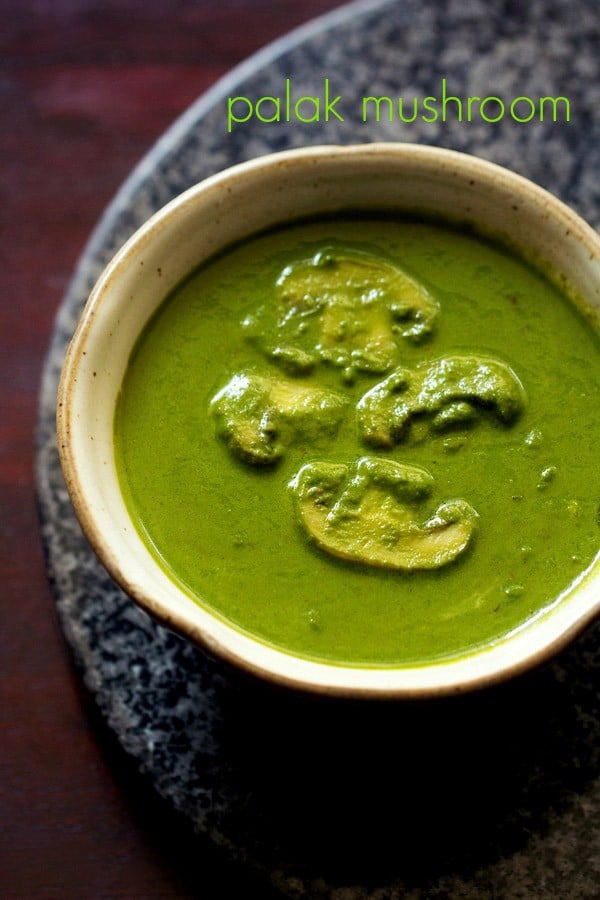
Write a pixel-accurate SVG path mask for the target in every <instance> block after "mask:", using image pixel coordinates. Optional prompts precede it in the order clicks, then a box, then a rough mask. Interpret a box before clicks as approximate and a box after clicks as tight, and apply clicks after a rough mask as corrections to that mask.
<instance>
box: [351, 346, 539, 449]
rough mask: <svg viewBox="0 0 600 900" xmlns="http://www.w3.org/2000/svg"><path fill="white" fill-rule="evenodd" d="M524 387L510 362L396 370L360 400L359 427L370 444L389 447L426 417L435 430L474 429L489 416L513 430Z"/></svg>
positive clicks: (449, 359) (472, 359)
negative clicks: (419, 418)
mask: <svg viewBox="0 0 600 900" xmlns="http://www.w3.org/2000/svg"><path fill="white" fill-rule="evenodd" d="M525 403H526V396H525V391H524V389H523V385H522V384H521V382H520V381H519V379H518V377H517V376H516V375H515V373H514V372H513V370H512V369H511V368H510V366H508V365H507V364H506V363H504V362H501V361H500V360H497V359H493V358H491V357H483V356H477V355H472V356H443V357H441V358H440V359H436V360H433V361H431V362H427V363H422V364H421V365H418V366H416V368H414V369H405V368H400V369H396V370H395V371H394V372H392V373H391V375H388V377H387V378H385V379H384V380H383V381H381V382H380V383H379V384H376V385H375V387H374V388H371V390H370V391H367V393H366V394H365V395H364V396H363V397H362V399H361V400H360V401H359V403H358V406H357V408H356V409H357V419H358V427H359V431H360V433H361V436H362V437H363V439H364V440H365V441H367V442H368V443H371V444H374V445H376V446H381V447H391V446H393V445H394V444H396V443H399V442H400V441H402V440H404V439H405V438H406V437H407V436H408V429H409V425H410V422H411V420H412V419H413V418H415V417H417V416H425V415H426V416H428V417H429V421H430V425H431V427H432V428H433V429H434V430H437V431H443V430H446V429H449V428H457V427H462V426H465V425H468V424H470V423H471V422H472V421H474V420H475V419H478V418H479V417H480V416H481V415H482V414H483V413H485V411H486V410H487V411H489V412H491V413H492V415H494V416H495V417H496V418H497V419H498V420H499V421H500V422H503V423H504V424H506V425H510V424H511V423H512V422H513V421H514V420H515V419H516V418H517V417H518V416H519V414H520V413H521V412H522V410H523V408H524V407H525Z"/></svg>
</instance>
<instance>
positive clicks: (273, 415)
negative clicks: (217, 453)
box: [210, 372, 347, 465]
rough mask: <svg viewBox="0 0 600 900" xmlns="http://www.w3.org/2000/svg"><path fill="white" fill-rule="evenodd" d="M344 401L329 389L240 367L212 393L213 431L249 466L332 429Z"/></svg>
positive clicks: (271, 459)
mask: <svg viewBox="0 0 600 900" xmlns="http://www.w3.org/2000/svg"><path fill="white" fill-rule="evenodd" d="M346 406H347V400H346V398H345V397H342V396H341V395H340V394H337V393H335V392H334V391H327V390H324V389H322V388H315V387H312V386H308V385H305V384H302V383H300V382H298V381H290V380H288V379H284V378H280V377H278V376H277V377H274V376H272V375H269V374H259V373H256V372H240V373H238V374H237V375H234V376H233V378H231V379H230V381H228V382H227V384H226V385H225V386H224V387H222V388H221V390H220V391H219V392H218V393H217V394H216V395H215V396H214V397H213V399H212V401H211V404H210V409H211V413H212V415H213V418H214V420H215V424H216V431H217V434H218V435H219V437H221V438H222V439H223V440H224V441H225V442H226V443H227V445H228V447H229V449H230V450H231V451H232V452H233V453H235V454H236V456H239V457H240V459H243V460H244V461H245V462H249V463H252V464H253V465H269V464H270V463H273V462H275V461H276V460H278V459H279V458H280V457H281V456H283V454H284V452H285V450H286V448H287V447H288V446H289V445H290V444H292V443H294V442H295V441H296V440H298V439H309V440H311V441H318V440H319V438H320V437H321V436H327V437H330V436H331V435H333V434H335V432H336V430H337V428H338V426H339V424H340V422H341V420H342V418H343V415H344V412H345V409H346Z"/></svg>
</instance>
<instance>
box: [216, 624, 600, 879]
mask: <svg viewBox="0 0 600 900" xmlns="http://www.w3.org/2000/svg"><path fill="white" fill-rule="evenodd" d="M597 635H598V630H597V629H596V630H595V629H591V630H590V631H588V633H587V634H586V635H585V636H584V637H582V638H581V639H580V640H579V641H578V642H577V643H576V644H575V645H574V646H573V647H572V648H570V649H569V650H568V651H567V652H565V653H563V655H562V656H561V657H560V658H559V659H558V660H556V661H555V662H553V663H551V664H549V665H546V666H545V667H544V668H542V669H539V670H537V671H535V672H533V673H530V674H528V675H525V676H522V677H520V678H518V679H516V680H514V681H512V682H510V683H508V684H506V685H503V686H499V687H495V688H493V689H488V690H485V691H482V692H479V693H475V694H470V695H466V696H463V697H458V698H452V699H444V700H435V701H427V702H423V701H419V702H408V703H407V702H403V703H400V702H393V703H373V702H369V703H365V702H362V703H360V702H353V701H352V702H349V701H345V702H340V701H335V702H334V701H331V700H326V699H314V698H313V699H311V698H305V697H301V696H298V695H290V694H288V693H287V692H280V691H278V690H273V689H267V688H259V687H257V686H256V685H254V686H252V685H244V686H242V687H239V688H238V689H233V690H226V691H225V693H224V696H223V703H224V716H223V719H224V723H225V726H224V727H225V733H224V735H223V747H222V749H223V750H224V752H225V754H226V755H227V756H228V757H229V765H230V766H231V767H232V768H231V771H230V777H231V778H233V779H235V780H237V782H238V784H239V786H240V796H242V795H243V792H242V787H243V786H245V788H246V795H245V796H246V800H245V802H244V803H243V804H242V805H241V807H240V808H239V809H237V810H236V811H234V812H233V813H231V815H232V816H233V819H234V820H233V821H230V822H229V823H228V824H227V828H226V830H230V831H231V832H232V833H238V834H246V835H247V839H248V844H249V847H250V853H251V855H255V857H256V858H257V859H260V858H261V856H262V857H264V856H265V853H266V854H267V856H268V857H269V859H270V860H273V859H280V860H281V862H282V866H283V868H284V871H285V870H287V871H289V872H292V873H298V872H300V873H301V874H302V875H303V876H305V877H306V878H307V879H310V878H315V877H319V876H320V877H321V878H322V879H326V880H327V881H328V882H329V883H330V884H333V885H335V884H353V883H359V884H364V885H365V886H368V885H381V884H385V882H386V880H387V881H390V880H391V881H393V882H395V883H400V882H401V883H402V884H403V885H404V886H405V887H406V888H410V887H416V886H423V887H424V886H425V885H426V884H432V883H433V882H434V880H436V879H437V878H439V877H441V876H443V875H446V874H455V875H458V876H460V877H462V878H463V879H466V880H467V881H468V880H469V877H470V875H471V874H472V873H474V872H475V870H477V869H480V868H481V867H482V866H485V865H486V864H491V863H493V862H494V861H495V860H497V859H500V858H502V857H507V856H510V855H511V854H512V853H513V852H514V851H516V850H518V849H519V848H522V847H524V846H525V845H526V844H527V841H528V839H529V837H530V835H532V834H543V833H544V831H545V828H546V826H547V819H548V813H549V811H550V810H554V811H559V812H560V810H561V809H565V808H567V807H568V806H569V805H570V803H571V802H572V800H573V798H574V796H575V795H578V794H581V793H583V792H585V790H586V785H587V784H588V783H589V782H590V781H591V779H592V778H593V776H594V775H595V774H596V773H597V762H598V760H597V754H598V747H599V744H600V741H599V740H598V733H597V732H598V716H597V715H596V713H597V695H596V690H595V687H594V661H595V657H596V656H597V651H596V646H597V643H598V642H597ZM596 671H597V669H596Z"/></svg>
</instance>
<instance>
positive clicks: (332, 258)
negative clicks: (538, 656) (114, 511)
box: [115, 215, 600, 666]
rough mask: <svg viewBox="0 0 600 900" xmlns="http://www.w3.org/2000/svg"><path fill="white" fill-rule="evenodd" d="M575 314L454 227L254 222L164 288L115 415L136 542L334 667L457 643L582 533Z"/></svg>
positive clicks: (596, 424) (248, 620)
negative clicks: (251, 231)
mask: <svg viewBox="0 0 600 900" xmlns="http://www.w3.org/2000/svg"><path fill="white" fill-rule="evenodd" d="M599 411H600V339H599V334H598V329H597V322H596V320H593V319H592V316H591V314H589V313H586V312H585V311H583V310H580V309H578V308H577V307H576V305H574V304H573V303H571V302H570V301H569V300H568V299H567V298H566V297H565V296H563V295H562V294H561V293H560V292H559V291H558V290H557V288H556V287H554V286H553V284H551V283H550V281H548V280H546V278H545V277H544V276H543V275H542V274H540V273H539V272H538V271H536V270H534V269H533V268H531V267H530V266H529V265H528V264H526V263H525V262H523V261H522V260H520V259H519V258H518V257H517V256H515V255H512V254H511V253H509V252H508V251H506V250H505V249H503V248H502V247H500V246H496V245H495V244H493V243H491V242H488V241H487V240H485V239H483V238H480V237H478V236H476V235H474V234H472V233H468V232H466V231H461V230H460V229H458V228H454V227H450V226H445V225H439V224H432V223H427V222H420V221H413V220H406V221H405V220H395V219H386V218H384V217H378V216H376V215H373V216H372V217H370V216H367V217H358V216H357V217H354V218H351V217H349V218H345V219H329V220H325V219H323V220H320V221H315V222H309V223H300V224H295V225H290V226H288V227H284V228H280V229H278V230H274V231H272V232H270V233H264V234H261V235H258V236H256V237H254V238H252V239H250V240H247V241H246V242H244V243H242V244H239V245H237V246H235V247H233V248H230V249H229V250H227V251H226V252H223V253H222V254H221V255H220V256H218V257H216V258H214V259H212V260H211V261H209V262H208V263H206V264H205V265H203V266H202V267H201V268H199V269H198V270H197V271H196V272H194V273H193V274H192V275H190V276H189V278H187V280H185V281H184V282H183V283H181V284H180V285H179V286H178V287H177V288H176V289H175V290H174V291H173V292H172V294H171V295H170V296H169V297H168V298H167V299H166V300H165V302H164V303H163V304H162V305H161V307H160V308H159V310H158V311H157V313H156V314H155V315H154V316H153V318H152V319H151V321H150V322H149V324H148V325H147V326H146V328H145V329H144V331H143V333H142V335H141V337H140V339H139V340H138V342H137V345H136V347H135V349H134V351H133V353H132V356H131V359H130V362H129V366H128V368H127V371H126V374H125V378H124V381H123V385H122V389H121V393H120V397H119V401H118V406H117V411H116V417H115V453H116V460H117V466H118V472H119V478H120V482H121V486H122V491H123V495H124V497H125V501H126V504H127V506H128V509H129V511H130V513H131V515H132V517H133V519H134V521H135V522H136V524H137V527H138V530H139V533H140V535H141V536H142V538H143V540H144V541H145V543H146V544H147V546H148V548H149V549H150V551H151V553H152V554H153V555H154V556H155V558H156V559H157V560H158V561H159V563H160V564H161V566H162V567H163V568H164V569H165V571H166V572H168V573H169V575H170V577H171V578H172V579H174V580H175V581H176V582H177V583H178V584H179V585H180V586H181V587H182V588H183V589H184V590H185V591H186V592H187V593H188V594H190V595H191V596H192V597H193V598H195V600H196V601H197V602H198V603H199V604H201V605H202V606H203V607H206V608H208V609H209V610H211V611H212V612H213V613H215V614H216V615H217V616H220V617H222V618H223V619H225V620H226V621H228V622H229V623H231V624H232V625H233V626H235V627H237V628H239V629H241V630H243V631H244V632H246V633H249V634H251V635H253V636H254V637H256V638H258V639H259V640H262V641H264V642H266V643H269V644H271V645H274V646H276V647H278V648H282V649H284V650H286V651H288V652H290V653H293V654H297V655H301V656H303V657H307V658H310V659H315V660H321V661H327V662H331V663H338V664H344V663H350V664H355V665H356V664H358V665H368V666H391V665H394V666H402V665H408V664H415V663H417V664H418V663H423V664H425V663H428V662H432V661H435V660H445V659H451V658H456V657H458V656H461V655H466V654H469V653H471V652H473V651H474V650H476V649H477V648H480V647H483V646H489V645H491V644H493V643H495V642H497V641H500V640H502V639H503V638H504V637H506V636H507V635H508V634H509V633H511V632H512V631H514V630H515V629H518V628H520V627H521V626H523V625H524V623H526V622H527V621H528V620H530V619H531V618H532V617H534V616H538V615H540V614H543V612H544V611H546V610H548V609H549V608H550V607H552V606H553V605H554V604H556V603H558V602H560V599H561V597H563V596H564V595H565V593H566V592H568V591H569V590H570V589H571V588H572V587H573V585H574V584H575V583H576V582H577V580H578V579H579V578H580V577H581V576H582V574H583V573H584V572H585V570H586V569H588V568H589V567H590V566H591V565H592V563H593V561H594V559H595V558H596V556H597V554H598V550H599V547H600V512H599V503H600V454H599V452H598V448H599V447H600V416H599Z"/></svg>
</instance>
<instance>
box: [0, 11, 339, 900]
mask: <svg viewBox="0 0 600 900" xmlns="http://www.w3.org/2000/svg"><path fill="white" fill-rule="evenodd" d="M338 5H340V4H339V0H295V2H293V3H292V2H277V0H218V2H215V0H156V2H155V0H0V48H1V50H0V66H1V76H0V77H1V80H0V98H1V104H2V105H1V110H2V129H1V131H0V173H1V174H0V179H1V188H2V194H1V203H0V229H1V240H0V259H1V267H0V271H1V272H2V284H3V289H2V291H1V294H0V384H1V388H2V395H1V396H2V404H1V406H2V415H1V418H0V492H1V495H0V565H1V566H2V569H1V582H2V600H1V604H2V606H1V619H0V622H1V624H0V662H1V670H0V671H1V677H0V897H2V898H7V897H10V898H13V897H22V898H25V897H26V898H38V897H40V898H49V900H50V898H62V897H68V898H71V897H72V898H78V900H79V898H97V897H102V898H109V897H119V898H157V897H195V896H199V897H202V898H206V900H212V898H221V897H228V898H229V897H232V896H238V897H240V896H246V895H247V894H248V893H249V891H248V885H247V884H246V883H245V878H244V877H243V876H242V875H241V874H240V873H237V872H235V871H233V870H232V867H231V866H230V865H229V864H228V862H227V860H224V859H221V858H218V857H216V856H215V854H214V853H213V851H212V848H210V847H208V846H206V845H204V844H203V843H202V842H199V841H198V840H196V839H194V838H193V837H192V835H190V834H189V831H188V828H187V826H186V824H185V823H184V822H180V821H179V820H178V818H177V817H176V816H175V815H174V814H173V813H171V811H170V810H169V809H168V808H167V807H166V806H165V805H164V804H163V803H162V802H161V801H160V800H159V799H158V798H157V797H155V796H154V794H153V792H152V789H151V788H150V787H149V785H147V784H146V782H145V781H144V779H143V778H142V777H140V776H139V775H138V774H137V772H136V769H135V766H134V765H133V763H132V762H131V761H130V760H129V759H127V758H126V757H125V755H124V753H122V751H121V750H120V748H119V747H118V746H117V745H116V741H115V740H114V738H113V737H112V735H111V733H110V732H109V731H108V729H107V728H106V727H105V726H104V724H103V723H102V721H101V720H100V718H99V716H98V714H97V712H96V710H95V709H94V706H93V704H92V702H91V701H90V700H89V698H88V697H87V695H86V693H85V691H84V689H83V688H82V687H81V685H80V681H79V677H78V674H77V672H75V670H74V669H73V667H72V665H71V662H70V659H69V654H68V651H67V649H66V647H65V645H64V643H63V640H62V637H61V635H60V632H59V628H58V625H57V622H56V618H55V614H54V610H53V606H52V600H51V597H50V592H49V589H48V586H47V583H46V576H45V570H44V564H43V559H42V553H41V549H40V543H39V539H38V535H37V519H36V511H35V502H34V488H33V429H34V424H35V417H36V403H37V391H38V384H39V379H40V373H41V367H42V363H43V357H44V353H45V349H46V346H47V343H48V339H49V335H50V331H51V328H52V322H53V317H54V315H55V312H56V309H57V307H58V304H59V302H60V299H61V297H62V295H63V292H64V291H65V288H66V285H67V283H68V280H69V278H70V275H71V272H72V270H73V267H74V265H75V263H76V260H77V257H78V255H79V253H80V252H81V250H82V248H83V246H84V243H85V242H86V240H87V237H88V236H89V233H90V231H91V229H92V227H93V225H94V223H95V222H96V220H97V219H98V217H99V215H100V213H101V212H102V210H103V208H104V207H105V205H106V204H107V202H108V201H109V200H110V198H111V197H112V195H113V194H114V192H115V191H116V189H117V188H118V187H119V185H120V183H121V182H122V181H123V179H124V178H125V176H126V175H127V174H128V172H129V171H130V169H131V168H132V166H133V165H134V164H135V163H136V162H137V160H138V159H139V158H140V157H141V156H142V155H143V154H144V153H145V151H146V150H147V149H148V148H149V147H150V146H151V145H152V143H153V142H154V141H155V139H156V138H158V137H159V135H160V134H161V133H162V132H163V131H164V130H165V128H166V127H167V126H168V125H169V124H170V123H171V122H172V121H173V119H174V118H175V117H176V116H177V115H178V114H179V113H180V112H182V111H183V110H184V109H185V108H186V107H187V106H188V105H189V103H191V101H192V100H194V99H195V98H196V97H197V96H198V95H200V94H201V93H203V92H204V91H205V90H206V89H207V88H208V87H210V85H212V84H213V83H214V82H215V80H216V79H217V78H219V76H221V75H222V74H224V73H225V72H226V71H227V70H228V69H230V68H231V67H232V66H233V65H235V64H236V63H237V62H239V61H240V60H242V59H243V58H245V57H246V56H247V55H248V54H249V53H252V52H253V51H255V50H257V49H259V48H260V47H261V46H263V45H264V44H265V43H267V42H268V41H271V40H273V39H274V38H276V37H278V36H280V35H281V34H283V33H285V32H286V31H288V30H289V29H290V28H292V27H294V26H295V25H298V24H300V23H301V22H304V21H306V20H308V19H310V18H312V17H313V16H315V15H317V14H320V13H323V12H326V11H328V10H330V9H332V8H334V7H336V6H338ZM259 896H261V897H266V894H265V893H264V892H263V891H262V890H261V892H260V894H259Z"/></svg>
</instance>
